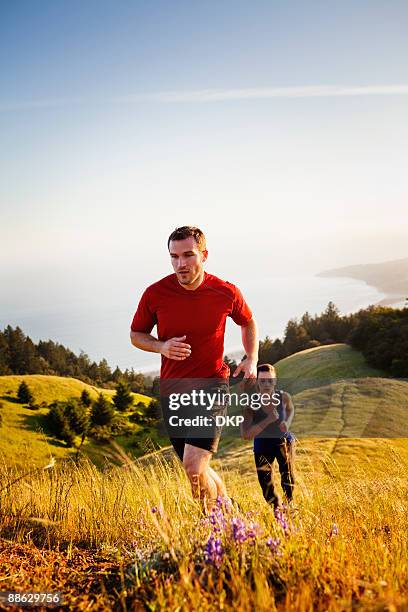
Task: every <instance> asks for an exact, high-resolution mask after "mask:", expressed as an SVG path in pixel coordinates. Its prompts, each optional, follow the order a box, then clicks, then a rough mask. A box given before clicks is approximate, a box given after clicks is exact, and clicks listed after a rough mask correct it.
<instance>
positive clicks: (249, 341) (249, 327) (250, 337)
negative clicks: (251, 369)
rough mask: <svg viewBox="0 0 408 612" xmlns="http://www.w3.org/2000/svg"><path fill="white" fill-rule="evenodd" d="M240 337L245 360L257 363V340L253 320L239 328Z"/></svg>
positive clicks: (256, 331)
mask: <svg viewBox="0 0 408 612" xmlns="http://www.w3.org/2000/svg"><path fill="white" fill-rule="evenodd" d="M241 336H242V344H243V346H244V349H245V353H246V356H247V359H251V360H254V361H258V350H259V339H258V326H257V324H256V321H255V319H251V320H250V321H249V323H247V324H246V325H242V326H241Z"/></svg>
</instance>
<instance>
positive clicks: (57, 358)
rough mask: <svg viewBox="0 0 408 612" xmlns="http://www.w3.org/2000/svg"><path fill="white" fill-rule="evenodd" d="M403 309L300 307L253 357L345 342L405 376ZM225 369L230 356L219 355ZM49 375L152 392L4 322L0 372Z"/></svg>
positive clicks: (139, 377)
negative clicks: (342, 310) (320, 309)
mask: <svg viewBox="0 0 408 612" xmlns="http://www.w3.org/2000/svg"><path fill="white" fill-rule="evenodd" d="M407 320H408V308H403V309H395V308H386V307H380V306H369V307H368V308H365V309H361V310H359V311H358V312H356V313H352V314H349V315H341V314H340V312H339V310H338V308H337V307H336V306H335V304H333V302H329V303H328V305H327V307H326V309H325V310H324V311H323V312H322V313H320V314H315V315H314V316H312V315H311V314H310V313H309V312H305V313H304V314H303V315H302V317H300V319H296V318H292V319H290V320H289V321H288V323H287V325H286V328H285V332H284V335H283V338H275V339H272V338H270V337H269V336H266V338H265V339H264V340H261V341H260V343H259V362H260V363H272V364H274V363H276V362H277V361H279V360H280V359H283V358H284V357H287V356H289V355H292V354H293V353H297V352H298V351H302V350H304V349H308V348H313V347H317V346H321V345H325V344H333V343H336V342H345V343H347V344H350V345H351V346H353V347H354V348H356V349H358V350H360V351H362V353H363V355H364V356H365V358H366V360H367V362H368V363H369V364H370V365H373V366H374V367H377V368H380V369H383V370H385V371H387V372H389V373H390V374H391V375H393V376H398V377H407V376H408V321H407ZM225 361H226V362H227V363H228V364H229V366H230V368H231V373H233V371H234V370H235V368H236V362H235V361H234V360H231V359H229V358H228V357H225ZM4 374H54V375H58V376H72V377H73V378H78V379H79V380H82V381H84V382H86V383H88V384H94V385H97V386H99V387H105V388H111V389H112V388H115V386H116V385H117V384H118V383H119V382H120V381H123V382H126V383H127V384H128V385H129V387H130V389H131V390H132V391H133V392H135V393H145V394H148V395H152V396H154V397H157V396H158V379H157V378H156V379H152V377H150V376H145V375H143V374H141V373H138V372H135V371H134V369H133V368H131V369H126V370H124V371H121V370H120V368H119V367H116V369H115V370H113V371H112V369H111V368H110V366H109V364H108V363H107V361H106V359H102V360H101V361H100V362H99V363H96V362H95V361H91V360H90V358H89V357H88V355H86V353H84V352H83V351H81V353H80V355H79V356H77V355H75V353H74V352H73V351H71V350H70V349H68V348H66V347H64V346H63V345H62V344H59V343H58V342H53V341H52V340H47V341H43V340H40V341H39V342H38V344H35V343H34V342H33V341H32V340H31V339H30V338H29V336H26V335H25V334H24V333H23V331H22V330H21V329H20V328H19V327H16V328H15V329H13V328H12V327H11V326H10V325H9V326H8V327H6V328H5V329H4V331H3V332H1V331H0V375H4Z"/></svg>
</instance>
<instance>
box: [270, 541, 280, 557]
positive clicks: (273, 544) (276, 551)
mask: <svg viewBox="0 0 408 612" xmlns="http://www.w3.org/2000/svg"><path fill="white" fill-rule="evenodd" d="M280 543H281V541H280V538H268V539H267V540H266V545H267V547H268V548H269V550H270V551H271V552H272V553H273V554H274V555H276V556H277V557H280V556H281V555H282V552H281V550H280V549H279V546H280Z"/></svg>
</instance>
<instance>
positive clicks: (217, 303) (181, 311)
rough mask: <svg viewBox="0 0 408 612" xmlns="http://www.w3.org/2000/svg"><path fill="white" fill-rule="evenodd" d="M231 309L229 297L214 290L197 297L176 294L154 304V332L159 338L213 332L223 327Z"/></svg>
mask: <svg viewBox="0 0 408 612" xmlns="http://www.w3.org/2000/svg"><path fill="white" fill-rule="evenodd" d="M231 311H232V304H231V300H229V299H228V298H227V297H226V296H223V295H219V294H217V293H215V294H213V295H211V294H210V295H207V296H200V297H198V296H190V295H187V296H184V295H181V296H179V295H177V296H174V297H172V298H171V299H167V300H160V301H159V302H158V303H157V306H156V317H157V326H158V331H159V334H160V336H161V337H163V336H166V337H173V336H177V335H184V334H187V333H190V334H194V335H196V334H197V335H208V334H213V333H216V332H217V331H219V330H221V329H223V328H224V326H225V320H226V317H227V316H228V315H229V314H230V313H231Z"/></svg>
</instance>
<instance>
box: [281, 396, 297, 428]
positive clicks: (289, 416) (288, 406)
mask: <svg viewBox="0 0 408 612" xmlns="http://www.w3.org/2000/svg"><path fill="white" fill-rule="evenodd" d="M283 400H284V404H285V411H286V419H285V422H286V425H287V427H288V428H289V427H290V424H291V423H292V421H293V417H294V416H295V407H294V405H293V402H292V398H291V396H290V395H289V393H284V394H283Z"/></svg>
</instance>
